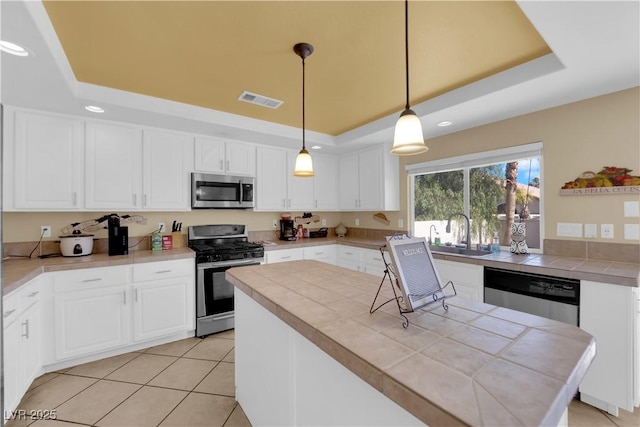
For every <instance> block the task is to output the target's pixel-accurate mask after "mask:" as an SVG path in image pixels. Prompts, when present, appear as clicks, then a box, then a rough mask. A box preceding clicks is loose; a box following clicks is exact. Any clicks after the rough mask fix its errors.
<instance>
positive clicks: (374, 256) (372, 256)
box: [361, 249, 384, 267]
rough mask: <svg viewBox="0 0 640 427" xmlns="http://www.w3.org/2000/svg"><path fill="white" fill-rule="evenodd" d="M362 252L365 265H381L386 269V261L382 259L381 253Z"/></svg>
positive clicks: (373, 251)
mask: <svg viewBox="0 0 640 427" xmlns="http://www.w3.org/2000/svg"><path fill="white" fill-rule="evenodd" d="M361 251H362V262H363V263H364V264H371V265H380V266H381V267H384V260H383V259H382V254H381V253H380V251H378V250H373V249H361Z"/></svg>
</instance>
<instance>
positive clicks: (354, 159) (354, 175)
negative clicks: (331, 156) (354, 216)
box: [339, 153, 360, 210]
mask: <svg viewBox="0 0 640 427" xmlns="http://www.w3.org/2000/svg"><path fill="white" fill-rule="evenodd" d="M358 169H359V168H358V153H352V154H348V155H345V156H342V157H341V158H340V162H339V175H340V209H346V210H357V209H358V203H359V199H360V190H359V189H358V185H359V182H360V180H359V178H358Z"/></svg>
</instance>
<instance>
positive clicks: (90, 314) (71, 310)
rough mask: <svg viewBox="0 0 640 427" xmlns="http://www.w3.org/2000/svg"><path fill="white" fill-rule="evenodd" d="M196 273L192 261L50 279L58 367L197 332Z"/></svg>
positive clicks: (98, 270) (96, 270) (67, 274)
mask: <svg viewBox="0 0 640 427" xmlns="http://www.w3.org/2000/svg"><path fill="white" fill-rule="evenodd" d="M194 271H195V267H194V264H193V260H192V259H191V260H177V261H164V262H153V263H145V264H139V265H135V266H117V267H103V268H92V269H87V270H74V271H63V272H56V273H52V274H53V275H54V276H53V282H54V283H53V288H54V295H53V305H54V334H55V361H56V362H57V361H61V360H67V359H71V358H77V357H82V356H86V355H90V354H95V353H100V352H104V351H108V350H113V349H117V348H119V347H125V346H127V345H131V344H135V343H138V342H143V341H147V340H150V339H154V338H159V337H163V336H169V335H171V334H174V333H179V332H184V331H190V330H193V329H194V322H195V317H194V316H195V314H194V304H195V297H194V295H195V283H194V281H195V278H194Z"/></svg>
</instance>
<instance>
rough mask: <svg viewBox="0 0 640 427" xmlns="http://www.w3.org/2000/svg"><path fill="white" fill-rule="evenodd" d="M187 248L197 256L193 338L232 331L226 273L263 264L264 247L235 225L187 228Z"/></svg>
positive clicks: (230, 293) (242, 227) (231, 304)
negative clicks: (194, 330) (233, 269)
mask: <svg viewBox="0 0 640 427" xmlns="http://www.w3.org/2000/svg"><path fill="white" fill-rule="evenodd" d="M189 247H190V248H191V249H193V250H194V251H195V252H196V336H198V337H203V336H205V335H209V334H213V333H216V332H221V331H225V330H227V329H233V327H234V319H233V317H234V311H233V309H234V305H233V285H232V284H231V283H229V282H227V280H226V279H225V272H226V271H227V270H228V269H230V268H232V267H239V266H247V265H258V264H260V263H262V262H263V261H264V247H263V246H262V245H261V244H259V243H252V242H249V239H248V233H247V227H246V226H244V225H237V224H216V225H195V226H190V227H189Z"/></svg>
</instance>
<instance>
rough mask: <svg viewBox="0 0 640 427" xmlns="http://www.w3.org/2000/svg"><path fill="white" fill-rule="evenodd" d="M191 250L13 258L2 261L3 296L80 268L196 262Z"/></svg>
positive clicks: (178, 249)
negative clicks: (56, 273) (40, 279)
mask: <svg viewBox="0 0 640 427" xmlns="http://www.w3.org/2000/svg"><path fill="white" fill-rule="evenodd" d="M195 255H196V254H195V252H194V251H192V250H191V249H189V248H177V249H172V250H168V251H155V252H154V251H144V250H141V251H133V252H130V253H129V255H116V256H109V255H108V254H105V253H99V254H92V255H88V256H81V257H56V258H44V259H40V258H28V259H21V258H14V259H9V260H4V261H2V294H3V295H6V294H8V293H9V292H12V291H14V290H15V289H17V288H18V287H20V285H22V284H24V283H27V282H28V281H29V280H31V279H33V278H35V277H37V276H38V275H40V274H41V273H45V272H48V271H62V270H75V269H79V268H93V267H109V266H115V265H126V264H137V263H143V262H156V261H167V260H174V259H185V258H194V257H195Z"/></svg>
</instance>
